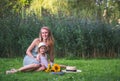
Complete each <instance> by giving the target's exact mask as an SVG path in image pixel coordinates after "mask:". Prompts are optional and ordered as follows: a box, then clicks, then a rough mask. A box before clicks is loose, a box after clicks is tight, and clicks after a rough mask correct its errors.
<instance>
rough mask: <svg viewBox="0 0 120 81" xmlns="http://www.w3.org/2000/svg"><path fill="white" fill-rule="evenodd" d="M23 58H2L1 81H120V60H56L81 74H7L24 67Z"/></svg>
mask: <svg viewBox="0 0 120 81" xmlns="http://www.w3.org/2000/svg"><path fill="white" fill-rule="evenodd" d="M22 60H23V59H22V58H11V59H6V58H0V81H120V59H91V60H84V59H77V60H67V59H55V62H56V63H58V64H63V65H70V66H76V67H77V68H78V69H80V70H82V72H81V73H65V74H64V75H52V74H50V73H45V72H19V73H15V74H8V75H6V74H5V71H6V70H9V69H11V68H19V67H21V66H22Z"/></svg>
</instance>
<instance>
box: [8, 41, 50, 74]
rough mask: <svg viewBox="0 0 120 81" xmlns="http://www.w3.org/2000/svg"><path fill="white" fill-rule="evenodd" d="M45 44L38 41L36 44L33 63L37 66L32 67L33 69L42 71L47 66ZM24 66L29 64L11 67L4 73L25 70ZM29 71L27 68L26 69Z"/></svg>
mask: <svg viewBox="0 0 120 81" xmlns="http://www.w3.org/2000/svg"><path fill="white" fill-rule="evenodd" d="M46 52H47V46H46V44H45V43H44V42H40V43H39V45H38V54H37V56H36V58H35V60H36V61H35V62H34V63H35V64H37V65H39V68H36V69H34V70H35V71H43V70H45V69H46V68H47V67H48V60H47V55H46ZM26 67H29V65H26V66H23V67H21V68H19V69H12V70H9V71H6V74H10V73H16V72H19V71H27V70H24V69H25V68H26ZM28 71H29V70H28Z"/></svg>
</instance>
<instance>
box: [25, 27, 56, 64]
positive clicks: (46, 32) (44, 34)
mask: <svg viewBox="0 0 120 81" xmlns="http://www.w3.org/2000/svg"><path fill="white" fill-rule="evenodd" d="M40 42H45V43H46V45H47V48H48V52H47V53H48V54H49V55H50V63H51V65H52V64H53V62H54V53H53V52H54V38H53V35H52V33H51V31H50V29H49V28H48V27H42V28H41V30H40V33H39V38H36V39H34V40H33V42H32V43H31V45H30V46H29V47H28V49H27V51H26V54H27V55H26V56H25V58H24V60H23V65H24V66H25V65H29V64H31V63H32V62H33V61H34V60H32V59H31V58H35V57H36V55H37V48H38V44H39V43H40Z"/></svg>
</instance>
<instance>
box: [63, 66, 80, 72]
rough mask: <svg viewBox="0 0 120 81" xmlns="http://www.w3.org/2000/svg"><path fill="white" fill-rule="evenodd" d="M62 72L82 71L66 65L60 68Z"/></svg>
mask: <svg viewBox="0 0 120 81" xmlns="http://www.w3.org/2000/svg"><path fill="white" fill-rule="evenodd" d="M62 72H65V73H78V72H82V71H81V70H78V69H77V68H76V66H66V69H65V70H62Z"/></svg>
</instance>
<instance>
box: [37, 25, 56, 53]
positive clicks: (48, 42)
mask: <svg viewBox="0 0 120 81" xmlns="http://www.w3.org/2000/svg"><path fill="white" fill-rule="evenodd" d="M42 29H45V30H47V31H48V38H47V45H48V46H49V48H50V51H53V50H51V49H53V47H54V38H53V35H52V32H51V30H50V29H49V28H48V27H46V26H44V27H42V28H41V30H42ZM41 30H40V33H39V38H40V42H42V41H43V38H42V34H41Z"/></svg>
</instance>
